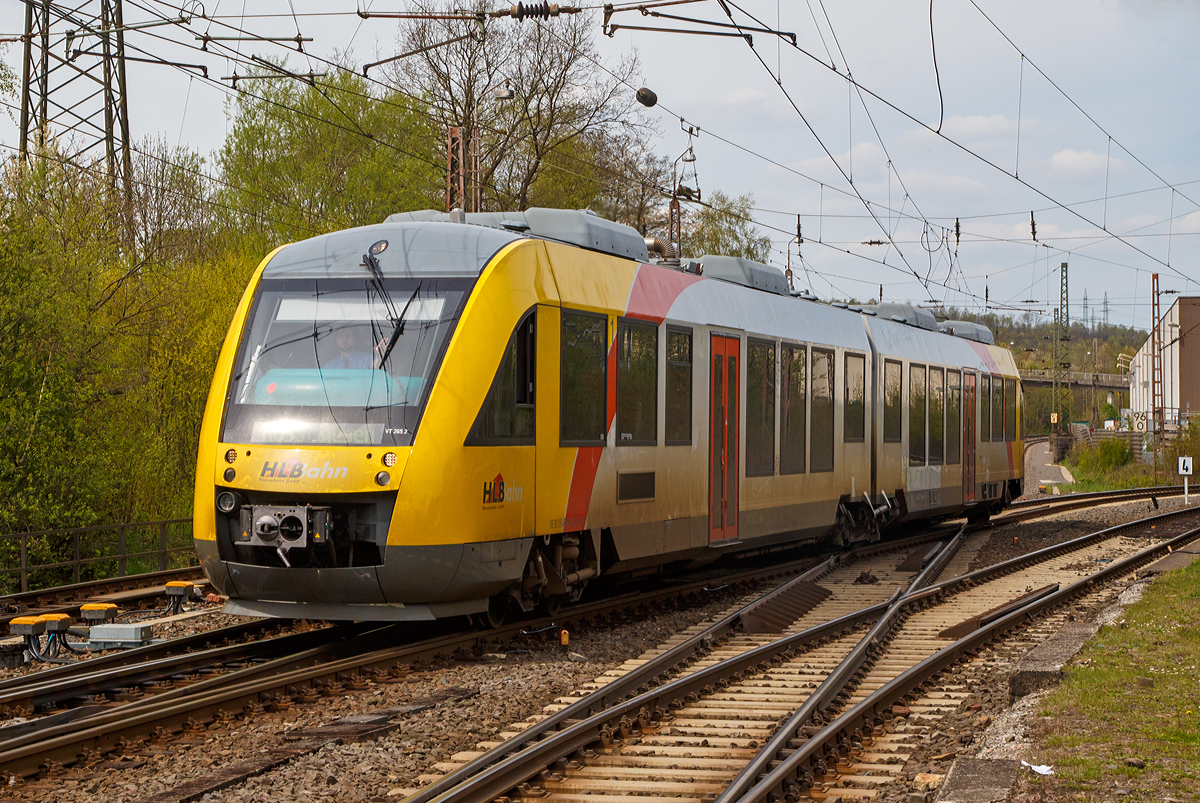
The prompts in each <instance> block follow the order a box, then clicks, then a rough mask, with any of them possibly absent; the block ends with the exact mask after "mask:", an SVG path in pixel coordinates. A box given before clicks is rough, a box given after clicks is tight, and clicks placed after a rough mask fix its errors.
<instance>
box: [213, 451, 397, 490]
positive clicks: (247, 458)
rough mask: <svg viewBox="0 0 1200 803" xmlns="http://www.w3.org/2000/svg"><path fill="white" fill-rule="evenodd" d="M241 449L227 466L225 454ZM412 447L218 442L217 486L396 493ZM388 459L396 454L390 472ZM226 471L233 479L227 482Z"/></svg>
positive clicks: (215, 479)
mask: <svg viewBox="0 0 1200 803" xmlns="http://www.w3.org/2000/svg"><path fill="white" fill-rule="evenodd" d="M231 448H233V449H237V451H238V458H237V461H236V462H235V463H234V464H233V465H230V464H228V463H226V462H225V453H226V451H228V450H229V449H231ZM411 451H412V449H411V447H392V446H388V447H380V446H372V447H366V448H364V447H357V446H356V447H349V448H348V447H337V446H332V447H331V446H316V447H303V448H298V447H292V446H262V445H258V446H246V445H240V444H230V443H218V444H217V448H216V454H217V455H218V457H217V463H216V470H215V472H214V476H213V478H212V479H213V482H214V483H216V484H217V485H222V486H226V487H229V488H240V489H243V490H247V491H283V492H287V491H300V492H303V493H306V494H307V493H318V494H320V493H369V492H372V491H380V490H389V489H390V490H395V489H396V488H397V487H399V485H400V478H401V477H402V476H403V474H404V467H405V464H406V463H407V461H408V456H409V453H410V452H411ZM385 454H394V455H395V456H396V462H395V464H394V465H393V466H391V467H390V468H389V467H387V466H385V465H384V464H383V456H384V455H385ZM226 468H232V469H234V472H235V476H234V478H233V480H232V481H230V482H227V481H226V480H225V478H224V476H223V475H224V472H225V469H226ZM380 472H386V473H387V474H388V476H389V478H390V481H389V482H388V483H387V484H386V485H380V484H379V483H378V482H377V481H376V477H377V476H378V475H379V473H380Z"/></svg>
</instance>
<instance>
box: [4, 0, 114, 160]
mask: <svg viewBox="0 0 1200 803" xmlns="http://www.w3.org/2000/svg"><path fill="white" fill-rule="evenodd" d="M24 40H25V48H24V61H23V67H22V75H21V140H20V153H21V156H22V158H23V159H25V160H28V157H29V153H30V151H31V150H36V149H38V148H40V147H42V146H44V145H45V144H46V140H47V138H48V137H54V138H56V139H57V140H58V142H59V146H60V147H61V148H63V149H64V155H65V156H66V157H67V158H68V159H69V160H70V161H73V162H78V161H80V160H81V159H83V158H86V157H87V155H88V154H91V153H93V152H94V151H96V150H97V149H99V148H103V151H104V164H105V166H106V167H107V169H108V174H109V175H110V176H111V177H113V178H114V179H116V177H117V176H120V177H121V178H122V179H123V181H124V182H125V183H126V184H127V183H128V181H129V180H130V178H131V176H132V172H133V170H132V161H131V159H130V139H129V107H128V105H127V103H126V99H125V98H126V91H125V26H124V21H123V15H122V9H121V0H70V2H69V4H62V3H53V2H49V0H25V36H24Z"/></svg>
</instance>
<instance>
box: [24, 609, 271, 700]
mask: <svg viewBox="0 0 1200 803" xmlns="http://www.w3.org/2000/svg"><path fill="white" fill-rule="evenodd" d="M288 621H290V620H281V619H255V620H254V621H251V622H242V623H240V624H236V625H228V626H226V627H219V628H217V629H215V630H204V631H201V632H199V633H193V634H191V635H190V636H180V637H179V638H174V639H168V640H166V641H160V642H156V643H151V644H147V645H146V646H144V647H134V648H132V649H129V650H113V651H110V652H108V654H106V655H99V654H97V655H94V656H91V657H89V658H88V659H87V660H84V661H73V662H72V663H69V664H58V665H56V666H53V667H49V668H46V669H39V670H37V671H36V672H30V673H28V674H25V675H15V676H13V677H9V678H4V679H3V680H0V695H3V694H5V693H8V692H11V691H13V690H14V689H18V688H21V687H23V686H28V685H33V684H40V683H44V682H50V681H54V682H57V683H60V684H63V683H70V682H71V680H72V678H74V677H76V676H78V675H80V674H87V673H90V672H96V671H99V670H101V669H115V668H117V667H121V666H129V665H131V664H137V663H142V662H147V661H155V660H158V659H159V658H164V657H167V656H169V655H174V654H177V653H181V652H188V651H191V650H200V649H207V648H209V647H211V646H212V645H214V644H216V643H218V642H224V641H227V640H228V641H239V642H240V641H244V640H245V639H247V638H248V637H251V636H256V635H258V634H259V633H261V632H263V631H265V630H271V629H272V628H277V627H281V626H283V625H286V624H287V623H288ZM0 704H2V703H0Z"/></svg>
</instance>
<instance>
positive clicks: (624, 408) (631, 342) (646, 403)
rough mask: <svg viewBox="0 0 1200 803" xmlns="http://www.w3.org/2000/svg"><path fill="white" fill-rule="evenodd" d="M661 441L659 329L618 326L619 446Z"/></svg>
mask: <svg viewBox="0 0 1200 803" xmlns="http://www.w3.org/2000/svg"><path fill="white" fill-rule="evenodd" d="M657 440H658V327H657V326H655V325H654V324H652V323H644V322H642V321H621V322H620V323H618V324H617V446H653V445H654V444H655V443H656V442H657Z"/></svg>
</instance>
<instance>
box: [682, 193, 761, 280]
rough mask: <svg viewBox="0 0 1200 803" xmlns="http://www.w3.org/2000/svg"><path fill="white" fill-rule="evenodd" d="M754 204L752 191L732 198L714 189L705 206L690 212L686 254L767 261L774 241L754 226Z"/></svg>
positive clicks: (684, 245) (684, 251) (684, 247)
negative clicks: (717, 255) (752, 213)
mask: <svg viewBox="0 0 1200 803" xmlns="http://www.w3.org/2000/svg"><path fill="white" fill-rule="evenodd" d="M753 207H754V195H753V193H748V194H746V195H740V196H738V197H737V198H733V197H730V196H729V195H726V194H725V193H723V192H721V191H720V190H714V191H713V192H712V194H711V195H709V197H708V202H707V204H706V205H705V206H704V207H702V208H701V209H700V210H699V211H697V212H694V213H688V214H687V215H686V217H685V219H684V230H683V244H682V245H683V253H684V256H686V257H690V258H693V259H695V258H698V257H701V256H704V255H705V254H721V255H724V256H736V257H743V258H745V259H752V260H754V261H755V262H767V261H768V260H769V259H770V257H771V240H770V238H769V237H767V236H765V235H763V234H760V233H759V231H758V229H756V228H755V226H754V222H753V220H752V218H751V211H752V210H753Z"/></svg>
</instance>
